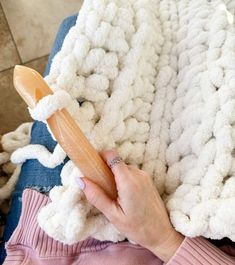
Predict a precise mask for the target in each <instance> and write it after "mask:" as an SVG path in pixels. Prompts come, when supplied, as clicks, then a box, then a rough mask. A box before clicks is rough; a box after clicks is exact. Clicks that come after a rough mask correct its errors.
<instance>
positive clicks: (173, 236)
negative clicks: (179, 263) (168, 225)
mask: <svg viewBox="0 0 235 265" xmlns="http://www.w3.org/2000/svg"><path fill="white" fill-rule="evenodd" d="M184 238H185V237H184V236H183V235H181V234H180V233H178V232H177V231H175V230H173V231H172V232H171V233H170V234H169V236H168V237H167V238H166V240H164V242H162V243H161V244H158V245H156V246H153V247H151V248H149V250H150V251H151V252H153V253H154V254H155V255H156V256H157V257H158V258H160V259H161V260H162V261H164V262H167V261H169V260H170V259H171V257H173V255H174V254H175V252H176V251H177V249H178V248H179V247H180V245H181V244H182V242H183V241H184Z"/></svg>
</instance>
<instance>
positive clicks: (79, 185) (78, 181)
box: [76, 177, 86, 190]
mask: <svg viewBox="0 0 235 265" xmlns="http://www.w3.org/2000/svg"><path fill="white" fill-rule="evenodd" d="M76 182H77V184H78V187H79V188H80V189H81V190H84V189H85V187H86V184H85V182H84V181H83V180H82V179H81V178H79V177H76Z"/></svg>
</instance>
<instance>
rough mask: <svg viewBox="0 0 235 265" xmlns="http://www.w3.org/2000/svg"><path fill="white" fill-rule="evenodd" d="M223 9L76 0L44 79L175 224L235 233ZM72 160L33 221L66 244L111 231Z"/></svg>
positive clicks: (234, 88)
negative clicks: (150, 185)
mask: <svg viewBox="0 0 235 265" xmlns="http://www.w3.org/2000/svg"><path fill="white" fill-rule="evenodd" d="M230 12H231V13H230ZM233 14H234V5H233V4H232V1H226V0H225V1H222V0H212V1H207V0H195V1H192V0H179V1H174V0H162V1H160V0H150V1H149V0H148V1H147V0H129V1H126V0H125V1H124V0H85V1H84V4H83V6H82V9H81V11H80V13H79V16H78V18H77V23H76V25H75V26H74V27H72V28H71V30H70V31H69V33H68V35H67V36H66V38H65V40H64V43H63V46H62V49H61V51H60V52H59V53H58V54H57V55H56V56H55V58H54V60H53V63H52V66H51V70H50V74H49V75H48V76H47V77H46V78H45V79H46V81H47V82H48V84H49V86H50V87H51V88H52V89H53V90H54V91H60V90H65V91H67V92H68V93H69V94H70V95H71V96H72V97H73V98H74V99H77V100H82V101H84V103H83V104H82V106H80V107H79V105H78V104H77V103H76V101H75V100H74V101H73V104H71V105H70V106H69V107H68V110H69V111H70V113H71V114H72V115H73V116H74V118H75V119H76V120H77V122H78V123H79V126H80V127H81V129H82V131H83V132H84V133H85V135H86V136H87V138H88V139H89V141H90V142H91V143H92V144H93V146H94V147H95V148H96V149H97V150H103V149H110V148H116V149H117V150H118V152H119V154H120V156H122V157H123V159H124V160H125V162H126V163H131V164H135V165H137V166H138V167H139V168H141V169H143V170H145V171H147V172H148V173H149V174H151V176H152V177H153V180H154V183H155V184H156V187H157V188H158V190H159V192H160V193H161V194H163V193H164V195H165V196H164V197H166V204H167V208H168V210H169V212H170V216H171V221H172V222H173V224H174V226H175V228H176V229H177V230H178V231H180V232H182V233H183V234H185V235H187V236H199V235H203V236H205V237H210V238H214V239H221V238H223V237H228V238H230V239H231V240H233V241H235V207H234V205H235V176H234V172H235V166H234V165H235V163H234V161H235V160H234V152H233V150H234V145H235V134H234V131H235V130H234V122H235V118H234V117H235V116H234V115H233V113H234V111H235V48H234V47H235V31H234V25H233V24H232V23H233V21H231V18H233ZM43 154H45V156H48V154H47V152H46V151H45V152H44V151H43V152H42V155H43ZM27 158H29V157H27ZM76 170H77V169H76V168H75V166H74V165H73V164H72V163H71V162H69V163H68V164H66V165H65V166H64V168H63V171H62V173H61V177H62V184H63V186H61V187H55V188H53V189H52V191H51V192H50V198H51V203H50V204H49V205H47V206H46V207H44V208H42V210H41V211H40V213H39V217H38V220H39V224H40V226H41V227H42V228H43V229H44V230H45V231H46V232H47V233H48V234H49V235H50V236H51V237H53V238H55V239H58V240H60V241H63V242H65V243H68V244H71V243H74V242H76V241H79V240H82V239H85V238H86V237H88V236H93V237H95V238H97V239H101V240H112V241H119V240H122V239H123V238H124V237H123V236H122V235H120V233H119V232H118V231H117V230H116V229H115V228H114V227H113V226H112V225H111V224H110V223H109V222H108V221H107V220H106V218H105V217H104V216H103V215H102V214H100V213H99V212H97V210H95V209H94V208H93V207H91V206H90V205H89V204H88V203H87V202H86V200H85V199H84V198H83V196H82V194H81V192H80V191H79V190H78V189H77V188H75V187H74V185H73V183H74V176H75V175H80V176H82V173H81V172H80V173H78V172H77V171H76ZM74 172H76V174H75V173H74Z"/></svg>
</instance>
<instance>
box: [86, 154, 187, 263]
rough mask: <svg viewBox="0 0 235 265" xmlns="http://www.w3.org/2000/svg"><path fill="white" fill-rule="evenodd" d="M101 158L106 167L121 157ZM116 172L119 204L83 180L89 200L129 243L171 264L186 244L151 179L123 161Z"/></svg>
mask: <svg viewBox="0 0 235 265" xmlns="http://www.w3.org/2000/svg"><path fill="white" fill-rule="evenodd" d="M100 154H101V156H102V157H103V159H104V160H105V161H106V163H110V161H111V160H113V159H114V158H115V157H116V156H117V155H118V154H117V152H116V151H114V150H111V151H104V152H101V153H100ZM112 172H113V174H114V176H115V181H116V185H117V190H118V198H117V200H116V201H113V200H111V199H110V198H109V197H108V196H107V195H106V193H105V192H104V191H103V189H102V188H101V187H99V186H97V185H96V184H94V183H93V182H91V181H90V180H88V179H87V178H83V180H84V182H85V186H84V189H83V191H84V193H85V195H86V198H87V200H88V201H89V202H90V203H91V204H92V205H94V206H95V207H96V208H97V209H99V210H100V211H101V212H103V213H104V215H105V216H106V217H107V218H108V220H109V221H110V222H111V223H112V224H113V225H114V226H115V227H116V228H117V229H118V230H119V231H120V232H121V233H122V234H124V235H125V236H126V237H127V238H128V239H130V240H132V241H134V242H136V243H138V244H140V245H141V246H143V247H145V248H147V249H149V250H150V251H152V252H153V253H154V254H155V255H156V256H158V257H159V258H160V259H162V260H163V261H168V260H169V259H170V258H171V256H173V254H174V253H175V251H176V250H177V248H178V247H179V246H180V244H181V243H182V241H183V236H182V235H181V234H179V233H178V232H176V231H175V230H174V228H173V227H172V225H171V223H170V220H169V217H168V214H167V211H166V208H165V206H164V203H163V201H162V199H161V197H160V195H159V194H158V192H157V190H156V188H155V187H154V185H153V182H152V179H151V177H150V176H149V175H148V174H147V173H146V172H145V171H143V170H140V169H138V168H137V167H135V166H128V165H126V164H125V163H124V162H123V161H122V162H120V163H118V164H116V165H115V166H114V167H113V168H112Z"/></svg>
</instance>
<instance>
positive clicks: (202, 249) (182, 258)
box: [165, 237, 235, 265]
mask: <svg viewBox="0 0 235 265" xmlns="http://www.w3.org/2000/svg"><path fill="white" fill-rule="evenodd" d="M165 265H235V257H233V256H229V255H227V254H226V253H225V252H223V251H222V250H220V249H219V248H217V247H215V246H214V245H213V244H211V243H210V242H209V241H207V240H206V239H204V238H202V237H196V238H189V237H186V238H185V239H184V241H183V243H182V244H181V246H180V247H179V249H178V250H177V251H176V253H175V255H174V256H173V257H172V258H171V259H170V260H169V261H168V262H167V263H165Z"/></svg>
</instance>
